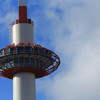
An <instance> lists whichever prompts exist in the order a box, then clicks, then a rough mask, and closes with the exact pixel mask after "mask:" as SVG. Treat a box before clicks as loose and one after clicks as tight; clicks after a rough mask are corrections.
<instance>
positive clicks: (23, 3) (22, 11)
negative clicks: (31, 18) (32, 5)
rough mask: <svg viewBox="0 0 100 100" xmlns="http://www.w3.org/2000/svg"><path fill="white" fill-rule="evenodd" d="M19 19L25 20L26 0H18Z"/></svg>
mask: <svg viewBox="0 0 100 100" xmlns="http://www.w3.org/2000/svg"><path fill="white" fill-rule="evenodd" d="M18 5H19V20H27V0H18Z"/></svg>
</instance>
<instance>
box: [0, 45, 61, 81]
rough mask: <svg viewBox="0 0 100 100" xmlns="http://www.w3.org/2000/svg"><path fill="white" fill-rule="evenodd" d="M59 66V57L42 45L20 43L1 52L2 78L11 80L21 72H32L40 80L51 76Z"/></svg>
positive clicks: (0, 73) (0, 66)
mask: <svg viewBox="0 0 100 100" xmlns="http://www.w3.org/2000/svg"><path fill="white" fill-rule="evenodd" d="M59 64H60V59H59V57H58V56H57V55H56V54H55V53H54V52H52V51H50V50H48V49H46V48H44V47H42V46H40V45H32V44H30V43H26V44H25V43H19V44H18V45H15V44H12V45H9V46H7V47H5V48H3V49H1V50H0V76H3V77H6V78H10V79H12V78H13V75H14V74H15V73H20V72H31V73H34V74H35V76H36V78H40V77H43V76H46V75H48V74H51V73H52V72H53V71H55V70H56V69H57V68H58V66H59Z"/></svg>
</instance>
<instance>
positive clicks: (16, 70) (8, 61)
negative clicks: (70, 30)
mask: <svg viewBox="0 0 100 100" xmlns="http://www.w3.org/2000/svg"><path fill="white" fill-rule="evenodd" d="M18 4H19V17H18V19H17V20H16V21H15V22H13V23H12V26H11V45H9V46H6V47H5V48H3V49H1V50H0V76H2V77H5V78H9V79H13V100H36V97H35V79H36V78H41V77H44V76H47V75H49V74H51V73H52V72H54V71H55V70H56V69H57V68H58V66H59V64H60V59H59V57H58V56H57V55H56V54H55V53H54V52H53V51H51V50H48V49H47V48H44V47H42V46H40V45H35V44H34V23H33V21H32V20H31V19H29V18H28V17H27V2H26V0H18Z"/></svg>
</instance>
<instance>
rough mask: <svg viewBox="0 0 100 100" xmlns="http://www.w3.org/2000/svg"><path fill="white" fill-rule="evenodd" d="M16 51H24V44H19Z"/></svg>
mask: <svg viewBox="0 0 100 100" xmlns="http://www.w3.org/2000/svg"><path fill="white" fill-rule="evenodd" d="M16 51H17V52H23V51H24V47H23V46H18V47H16Z"/></svg>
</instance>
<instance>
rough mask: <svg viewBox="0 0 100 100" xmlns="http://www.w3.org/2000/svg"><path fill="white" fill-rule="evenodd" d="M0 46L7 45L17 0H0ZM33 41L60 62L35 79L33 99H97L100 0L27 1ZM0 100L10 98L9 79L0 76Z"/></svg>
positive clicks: (99, 85)
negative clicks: (34, 95)
mask: <svg viewBox="0 0 100 100" xmlns="http://www.w3.org/2000/svg"><path fill="white" fill-rule="evenodd" d="M0 4H1V6H0V49H1V48H3V47H5V46H7V45H9V44H10V26H11V23H12V22H13V21H14V20H15V19H16V18H17V0H4V1H2V0H0ZM28 7H29V9H28V13H29V14H28V16H29V17H30V18H32V19H33V20H34V24H35V43H36V44H40V45H42V46H45V47H46V48H49V49H50V50H53V51H54V52H56V53H57V54H58V55H59V57H60V59H61V65H60V67H59V68H58V70H57V71H56V72H54V73H52V74H51V75H50V76H47V77H44V78H42V79H37V80H36V91H37V100H100V78H99V75H100V0H29V1H28ZM48 44H49V45H48ZM0 100H12V80H9V79H5V78H2V77H0Z"/></svg>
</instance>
